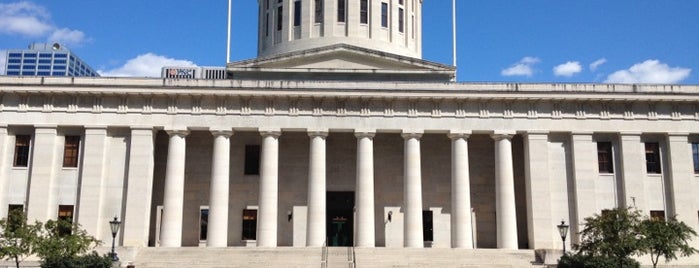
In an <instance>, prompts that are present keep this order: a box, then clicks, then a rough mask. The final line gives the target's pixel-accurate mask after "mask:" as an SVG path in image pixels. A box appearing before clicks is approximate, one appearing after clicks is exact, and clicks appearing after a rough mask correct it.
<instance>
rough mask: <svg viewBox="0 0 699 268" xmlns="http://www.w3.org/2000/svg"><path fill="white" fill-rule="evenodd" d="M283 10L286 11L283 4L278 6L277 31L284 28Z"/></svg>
mask: <svg viewBox="0 0 699 268" xmlns="http://www.w3.org/2000/svg"><path fill="white" fill-rule="evenodd" d="M283 12H284V7H283V6H279V7H277V31H281V30H282V20H283V19H284V17H283V15H284V14H283Z"/></svg>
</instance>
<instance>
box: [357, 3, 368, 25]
mask: <svg viewBox="0 0 699 268" xmlns="http://www.w3.org/2000/svg"><path fill="white" fill-rule="evenodd" d="M359 23H360V24H369V0H360V1H359Z"/></svg>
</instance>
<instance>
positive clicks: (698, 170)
mask: <svg viewBox="0 0 699 268" xmlns="http://www.w3.org/2000/svg"><path fill="white" fill-rule="evenodd" d="M692 159H694V173H695V174H699V142H693V143H692Z"/></svg>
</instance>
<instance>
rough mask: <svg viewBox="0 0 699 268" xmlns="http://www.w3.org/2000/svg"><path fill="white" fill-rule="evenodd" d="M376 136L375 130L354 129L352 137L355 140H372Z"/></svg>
mask: <svg viewBox="0 0 699 268" xmlns="http://www.w3.org/2000/svg"><path fill="white" fill-rule="evenodd" d="M375 135H376V130H375V129H355V130H354V136H355V137H357V138H374V136H375Z"/></svg>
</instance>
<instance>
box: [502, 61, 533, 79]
mask: <svg viewBox="0 0 699 268" xmlns="http://www.w3.org/2000/svg"><path fill="white" fill-rule="evenodd" d="M539 61H540V60H539V58H536V57H524V58H522V59H521V60H520V61H519V62H517V63H514V64H512V65H510V67H509V68H507V69H504V70H502V71H501V72H500V74H501V75H503V76H532V75H533V74H534V65H535V64H537V63H539Z"/></svg>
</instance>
